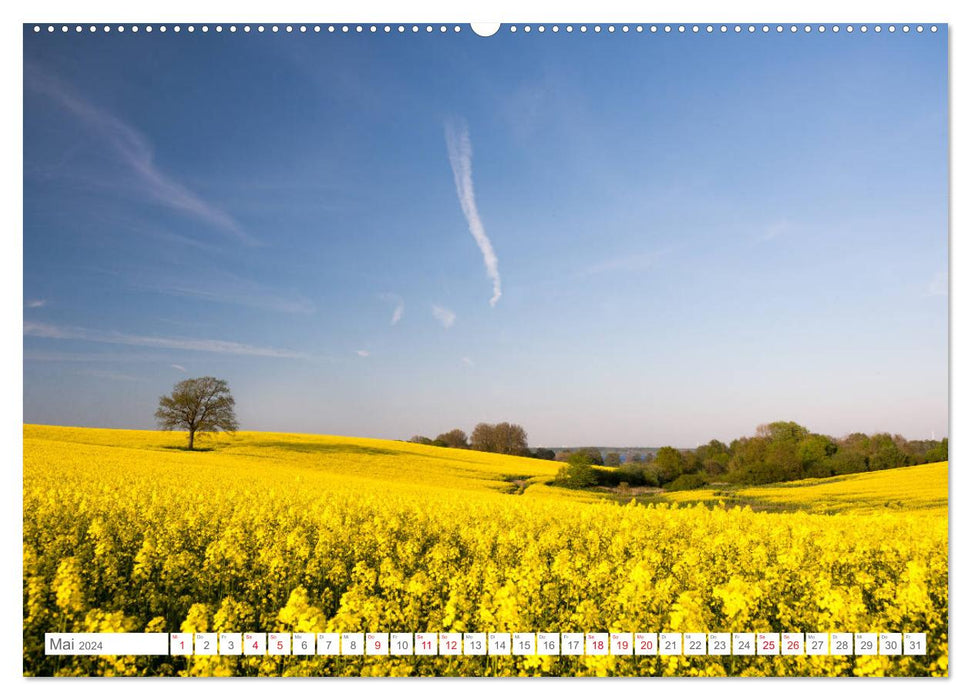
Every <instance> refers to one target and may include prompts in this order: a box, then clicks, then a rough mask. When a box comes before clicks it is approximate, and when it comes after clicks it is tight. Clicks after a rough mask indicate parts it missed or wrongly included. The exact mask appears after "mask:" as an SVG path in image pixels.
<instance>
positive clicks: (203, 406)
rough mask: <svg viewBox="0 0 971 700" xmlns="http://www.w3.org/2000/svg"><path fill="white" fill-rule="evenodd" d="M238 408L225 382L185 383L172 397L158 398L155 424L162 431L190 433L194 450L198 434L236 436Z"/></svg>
mask: <svg viewBox="0 0 971 700" xmlns="http://www.w3.org/2000/svg"><path fill="white" fill-rule="evenodd" d="M235 408H236V400H235V399H233V395H232V394H231V393H230V392H229V385H228V384H227V383H226V382H225V381H224V380H222V379H216V378H215V377H197V378H195V379H183V380H182V381H181V382H179V383H178V384H176V385H175V387H174V388H173V389H172V393H171V394H168V395H167V396H161V397H159V400H158V410H156V411H155V420H156V422H157V423H158V426H159V428H161V429H162V430H186V431H188V433H189V449H190V450H191V449H194V447H195V437H196V434H197V433H214V432H218V431H220V430H222V431H225V432H230V433H232V432H236V430H238V429H239V423H238V422H237V421H236V410H235Z"/></svg>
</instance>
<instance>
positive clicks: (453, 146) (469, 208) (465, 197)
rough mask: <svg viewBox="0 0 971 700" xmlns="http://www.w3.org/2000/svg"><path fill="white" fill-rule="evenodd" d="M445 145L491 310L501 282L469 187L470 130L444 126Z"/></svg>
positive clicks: (490, 242)
mask: <svg viewBox="0 0 971 700" xmlns="http://www.w3.org/2000/svg"><path fill="white" fill-rule="evenodd" d="M445 144H446V145H447V146H448V162H449V163H450V164H451V165H452V175H454V177H455V191H456V193H457V194H458V197H459V204H461V205H462V213H463V214H465V220H466V221H468V222H469V233H471V234H472V237H473V238H474V239H475V242H476V244H477V245H478V246H479V250H480V251H482V262H483V263H484V264H485V268H486V274H487V275H488V276H489V279H491V280H492V298H491V299H490V300H489V304H490V305H491V306H495V305H496V302H497V301H499V298H500V297H501V296H502V282H501V280H500V279H499V258H497V257H496V252H495V250H493V248H492V241H490V240H489V237H488V236H487V235H486V232H485V227H484V226H483V225H482V219H480V218H479V209H478V207H476V205H475V189H474V187H473V185H472V142H471V141H470V140H469V129H468V127H467V126H466V125H465V124H464V123H453V122H446V124H445Z"/></svg>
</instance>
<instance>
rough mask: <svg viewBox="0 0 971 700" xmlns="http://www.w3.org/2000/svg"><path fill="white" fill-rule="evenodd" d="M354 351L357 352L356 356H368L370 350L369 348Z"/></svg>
mask: <svg viewBox="0 0 971 700" xmlns="http://www.w3.org/2000/svg"><path fill="white" fill-rule="evenodd" d="M354 352H355V353H357V356H358V357H370V356H371V352H370V351H369V350H355V351H354Z"/></svg>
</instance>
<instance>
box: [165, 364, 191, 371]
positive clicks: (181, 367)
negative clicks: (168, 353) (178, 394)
mask: <svg viewBox="0 0 971 700" xmlns="http://www.w3.org/2000/svg"><path fill="white" fill-rule="evenodd" d="M169 367H171V368H172V369H177V370H179V371H180V372H186V371H187V370H186V368H185V367H183V366H182V365H169Z"/></svg>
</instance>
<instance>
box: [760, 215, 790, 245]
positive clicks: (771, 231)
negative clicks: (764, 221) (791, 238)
mask: <svg viewBox="0 0 971 700" xmlns="http://www.w3.org/2000/svg"><path fill="white" fill-rule="evenodd" d="M791 228H792V225H791V224H790V223H789V222H788V221H786V220H785V219H782V220H781V221H774V222H772V223H771V224H769V225H768V226H766V227H765V228H764V229H762V233H761V235H760V236H759V239H760V240H763V241H771V240H772V239H773V238H777V237H778V236H781V235H782V234H784V233H786V232H788V231H789V229H791Z"/></svg>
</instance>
